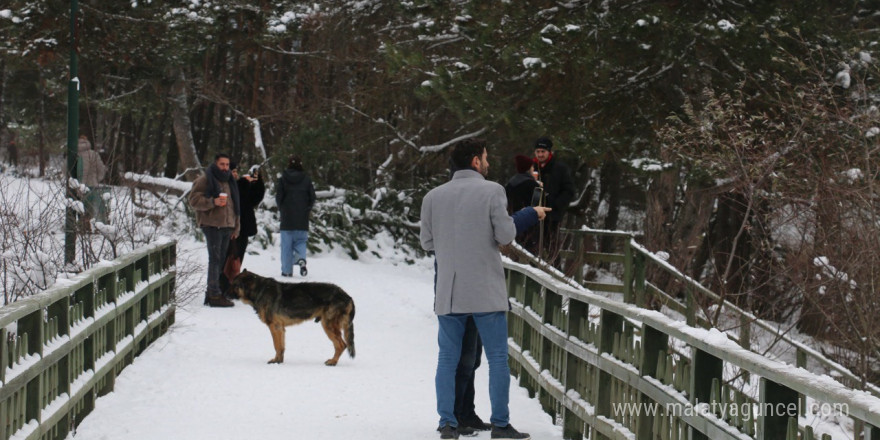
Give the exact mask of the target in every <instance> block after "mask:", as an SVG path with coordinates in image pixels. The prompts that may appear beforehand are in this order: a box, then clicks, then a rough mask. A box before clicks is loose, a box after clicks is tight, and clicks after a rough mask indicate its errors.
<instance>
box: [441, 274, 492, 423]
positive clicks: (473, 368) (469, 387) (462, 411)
mask: <svg viewBox="0 0 880 440" xmlns="http://www.w3.org/2000/svg"><path fill="white" fill-rule="evenodd" d="M434 295H435V297H436V295H437V260H436V259H435V260H434ZM482 355H483V343H482V341H480V334H479V332H477V325H476V324H474V318H473V317H472V316H471V317H468V319H467V324H465V326H464V334H463V335H462V340H461V358H460V359H459V360H458V367H456V368H455V409H454V411H453V413H454V414H455V420H457V421H460V420H461V419H462V418H468V419H473V418H476V417H477V413H476V407H475V406H474V397H475V394H476V393H475V391H474V376H475V375H476V372H477V368H480V356H482ZM442 426H443V425H441V427H442Z"/></svg>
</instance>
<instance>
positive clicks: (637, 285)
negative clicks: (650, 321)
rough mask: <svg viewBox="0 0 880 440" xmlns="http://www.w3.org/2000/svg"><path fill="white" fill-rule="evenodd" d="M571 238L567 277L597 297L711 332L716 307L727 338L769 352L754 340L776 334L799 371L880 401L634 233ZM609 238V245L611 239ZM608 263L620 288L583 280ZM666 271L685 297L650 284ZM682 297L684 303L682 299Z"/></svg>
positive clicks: (879, 392) (778, 347)
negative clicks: (822, 375) (610, 295)
mask: <svg viewBox="0 0 880 440" xmlns="http://www.w3.org/2000/svg"><path fill="white" fill-rule="evenodd" d="M564 231H565V233H566V234H567V235H569V236H570V237H571V239H570V240H568V242H569V243H570V244H571V249H569V250H567V251H563V253H564V255H565V257H564V260H565V263H564V265H565V267H566V272H570V273H573V277H574V280H575V282H577V283H578V284H579V285H582V286H584V287H587V288H588V289H590V290H593V291H597V292H618V293H621V294H622V295H623V300H624V301H625V302H626V303H629V304H635V305H637V306H640V307H645V306H646V305H647V304H648V303H653V304H659V305H662V306H663V307H665V308H667V309H669V310H671V311H674V312H676V313H678V314H680V315H681V316H684V317H685V319H686V321H687V323H688V325H691V326H698V327H702V328H711V327H712V325H711V323H710V322H709V321H708V320H707V319H706V317H705V315H704V314H703V310H706V309H709V308H711V309H712V310H714V311H715V313H717V314H719V315H725V316H727V317H729V318H730V319H729V321H732V322H734V323H735V324H734V327H735V328H732V329H725V331H726V333H727V334H728V336H729V337H730V338H731V339H732V340H734V341H737V342H738V343H739V344H740V346H741V347H743V348H746V349H749V350H753V349H761V350H765V349H767V347H753V346H752V336H753V335H754V334H756V333H757V332H763V333H764V334H765V335H771V336H772V338H773V341H774V347H773V348H774V351H775V352H779V353H785V352H789V353H794V356H793V359H792V362H793V363H794V364H795V366H797V367H801V368H806V369H813V367H814V366H821V367H822V368H823V369H825V370H827V372H828V373H830V374H832V375H834V376H835V377H836V378H838V380H840V381H841V382H842V383H843V384H844V385H846V386H848V387H851V388H856V389H864V390H867V391H869V392H871V393H872V394H874V395H875V396H878V397H880V388H878V387H877V386H875V385H874V384H872V383H869V382H866V381H865V380H863V379H862V378H860V377H858V376H856V375H855V374H853V373H852V372H851V371H850V370H849V369H847V368H846V367H844V366H842V365H840V364H839V363H837V362H834V361H833V360H831V359H828V358H827V357H825V356H824V355H823V354H822V353H820V352H818V351H816V350H814V349H813V348H811V347H809V346H807V345H805V344H803V343H802V342H800V341H797V340H795V339H793V338H791V336H790V335H789V334H788V333H787V332H786V331H785V329H783V328H780V326H779V325H777V324H772V323H769V322H767V321H764V320H762V319H759V318H758V317H756V316H755V315H754V314H752V313H750V312H748V311H745V310H743V309H741V308H740V307H737V306H736V305H735V304H732V303H730V302H729V301H725V300H724V299H723V298H721V297H720V295H718V294H716V293H714V292H712V291H711V290H709V289H707V288H706V287H704V286H703V285H702V284H700V283H698V282H697V281H696V280H694V279H693V278H691V277H689V276H687V275H685V274H683V273H681V271H679V270H678V269H677V268H675V267H673V266H672V265H670V264H669V263H668V262H666V261H664V260H662V259H660V258H658V257H657V256H656V255H655V254H653V253H652V252H649V251H648V250H647V249H645V248H644V247H642V246H641V245H639V244H638V243H637V242H636V241H635V237H634V235H633V234H632V233H629V232H619V231H605V230H596V229H578V230H564ZM609 239H610V240H609ZM602 241H605V242H606V243H610V244H611V245H612V247H613V248H614V249H616V250H617V252H607V251H606V252H599V251H598V248H599V243H600V242H602ZM590 264H606V265H610V266H616V267H617V272H618V273H620V280H621V281H622V282H621V283H620V284H614V283H607V282H604V283H603V282H591V281H585V280H584V272H585V271H584V270H583V267H584V265H590ZM651 270H653V271H655V272H663V273H665V274H666V275H667V276H669V277H671V278H672V279H674V280H675V281H676V283H675V284H676V285H677V286H678V288H679V290H680V292H683V295H678V294H675V293H669V292H665V291H663V290H662V289H661V288H660V287H658V286H656V285H655V284H654V283H652V282H651V280H649V279H647V277H646V274H647V273H649V271H651ZM681 296H683V301H682V300H680V299H679V297H681Z"/></svg>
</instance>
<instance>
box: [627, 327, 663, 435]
mask: <svg viewBox="0 0 880 440" xmlns="http://www.w3.org/2000/svg"><path fill="white" fill-rule="evenodd" d="M668 350H669V336H667V335H666V334H665V333H663V332H661V331H659V330H656V329H654V328H653V327H651V326H648V325H642V353H641V356H639V357H640V358H641V365H639V373H641V375H642V376H648V377H653V378H655V379H661V378H659V377H657V361H658V360H659V358H660V353H661V352H663V353H665V352H667V351H668ZM640 400H641V403H642V405H643V406H642V408H641V411H640V412H639V413H638V414H639V421H638V423H637V424H636V426H637V429H638V432H636V433H635V434H636V438H644V439H652V438H654V436H655V435H656V434H657V433H656V432H654V415H653V414H650V412H649V411H646V409H647V405H654V404H656V402H654V401H653V400H651V398H649V397H648V395H647V394H641V399H640Z"/></svg>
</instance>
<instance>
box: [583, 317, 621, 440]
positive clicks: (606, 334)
mask: <svg viewBox="0 0 880 440" xmlns="http://www.w3.org/2000/svg"><path fill="white" fill-rule="evenodd" d="M599 319H600V323H599V341H598V344H597V345H598V348H599V354H602V353H612V352H613V350H614V335H615V334H616V335H618V337H620V336H621V335H623V317H621V316H620V315H618V314H616V313H613V312H610V311H608V310H602V315H601V317H600V318H599ZM613 379H614V378H613V376H612V375H611V374H609V373H608V372H606V371H603V370H601V369H599V368H597V369H596V373H595V374H594V375H593V389H594V390H596V392H595V394H594V396H595V399H594V401H593V407H594V408H596V415H598V416H604V417H607V418H609V419H611V418H612V415H613V414H612V413H611V404H612V403H613V402H612V400H613V399H614V397H613V393H612V392H613V388H614V387H613ZM594 434H596V437H595V438H598V439H604V438H606V437H605V436H603V435H601V434H600V433H598V432H594ZM590 438H594V437H590Z"/></svg>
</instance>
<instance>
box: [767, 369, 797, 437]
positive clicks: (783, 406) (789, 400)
mask: <svg viewBox="0 0 880 440" xmlns="http://www.w3.org/2000/svg"><path fill="white" fill-rule="evenodd" d="M797 404H798V393H797V392H796V391H794V390H792V389H791V388H788V387H786V386H783V385H780V384H777V383H775V382H773V381H770V380H767V379H765V378H763V377H762V378H761V389H760V399H759V400H758V410H757V411H758V414H757V415H758V439H759V440H775V439H781V438H785V435H786V433H787V431H788V423H789V422H788V420H789V419H790V418H792V417H794V418H797Z"/></svg>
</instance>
